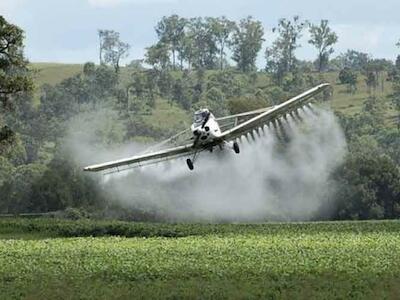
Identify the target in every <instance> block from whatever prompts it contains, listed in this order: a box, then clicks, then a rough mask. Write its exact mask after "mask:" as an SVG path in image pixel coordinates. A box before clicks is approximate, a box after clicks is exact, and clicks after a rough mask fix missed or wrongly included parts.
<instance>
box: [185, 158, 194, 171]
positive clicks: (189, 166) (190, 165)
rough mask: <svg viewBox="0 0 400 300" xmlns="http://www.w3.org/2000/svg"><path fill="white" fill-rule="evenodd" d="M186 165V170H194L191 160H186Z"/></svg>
mask: <svg viewBox="0 0 400 300" xmlns="http://www.w3.org/2000/svg"><path fill="white" fill-rule="evenodd" d="M186 164H187V166H188V168H189V170H190V171H192V170H193V169H194V165H193V162H192V160H191V159H190V158H188V159H187V160H186Z"/></svg>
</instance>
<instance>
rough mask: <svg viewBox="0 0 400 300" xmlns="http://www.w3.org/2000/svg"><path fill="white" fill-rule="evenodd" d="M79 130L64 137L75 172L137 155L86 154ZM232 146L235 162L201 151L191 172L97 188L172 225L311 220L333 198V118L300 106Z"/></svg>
mask: <svg viewBox="0 0 400 300" xmlns="http://www.w3.org/2000/svg"><path fill="white" fill-rule="evenodd" d="M96 119H97V120H99V119H101V118H96ZM76 124H77V123H75V125H76ZM94 127H95V126H94V125H93V124H92V125H91V126H90V128H94ZM79 128H80V130H76V129H77V128H75V129H74V130H71V132H73V133H74V134H72V135H70V138H69V142H68V145H69V147H70V150H71V151H72V152H73V154H74V157H76V158H77V159H78V161H79V163H80V164H81V165H85V164H88V163H91V162H101V161H103V160H105V159H116V158H121V157H124V156H126V155H132V154H134V153H135V152H138V151H140V150H141V149H143V146H141V145H138V144H130V145H127V146H126V147H120V148H119V149H113V150H112V151H111V150H105V149H102V150H101V149H93V148H92V147H91V146H90V138H88V137H89V136H90V135H92V134H93V132H92V133H90V132H89V133H84V131H82V128H85V126H79ZM78 133H79V134H78ZM239 142H240V148H241V153H240V154H239V155H236V154H235V153H234V152H233V151H231V150H230V149H225V150H224V151H219V150H216V151H214V152H213V153H208V152H202V153H201V154H200V156H199V158H198V160H197V161H196V168H195V170H194V171H193V172H190V171H189V170H188V169H187V166H186V163H185V161H184V159H183V158H181V159H177V160H173V161H169V162H163V163H159V164H157V165H150V166H145V167H143V168H140V169H133V170H130V171H125V172H122V173H117V174H111V175H107V176H106V177H102V178H101V179H99V185H100V186H101V188H102V190H103V191H107V192H108V193H110V195H114V196H115V195H116V196H117V199H118V201H119V202H120V203H122V204H124V205H126V206H127V207H130V208H135V209H138V210H141V211H146V212H151V213H153V214H155V215H159V216H162V217H163V219H168V220H172V221H205V222H257V221H268V220H274V221H291V220H296V221H298V220H310V219H315V218H318V214H319V213H320V211H321V207H324V206H327V205H328V203H327V202H328V201H331V199H332V198H333V196H334V194H335V190H336V188H337V186H336V184H335V182H334V181H332V180H331V173H332V171H333V170H334V169H335V168H336V167H337V166H338V165H340V164H341V163H342V162H343V159H344V156H345V153H346V142H345V138H344V135H343V132H342V130H341V128H340V126H339V124H338V122H337V120H336V118H335V116H334V114H333V113H332V112H330V111H329V110H324V109H321V108H316V107H304V108H302V109H300V110H298V112H297V113H295V114H291V115H288V116H287V117H286V118H285V119H283V118H282V119H281V120H278V121H277V122H275V123H271V124H268V126H267V125H266V126H264V127H263V128H262V129H260V130H256V131H254V132H253V134H249V135H247V136H242V137H241V138H240V141H239Z"/></svg>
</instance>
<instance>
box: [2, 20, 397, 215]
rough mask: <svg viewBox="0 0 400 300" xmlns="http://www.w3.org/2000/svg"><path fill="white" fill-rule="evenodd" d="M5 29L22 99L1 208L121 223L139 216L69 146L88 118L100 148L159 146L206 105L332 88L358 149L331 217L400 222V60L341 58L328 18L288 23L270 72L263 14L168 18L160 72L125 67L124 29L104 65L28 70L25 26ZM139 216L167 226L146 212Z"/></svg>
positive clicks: (14, 110) (152, 55) (105, 40)
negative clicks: (311, 51) (305, 46)
mask: <svg viewBox="0 0 400 300" xmlns="http://www.w3.org/2000/svg"><path fill="white" fill-rule="evenodd" d="M1 22H2V27H1V28H3V29H1V30H2V31H0V45H2V44H1V43H4V42H2V41H13V42H14V44H10V43H8V42H5V43H6V44H7V45H8V44H10V45H12V46H10V47H9V48H7V49H5V50H3V53H1V52H0V60H1V61H2V62H3V63H2V65H1V66H2V67H1V72H2V73H0V74H3V75H2V76H5V77H4V78H7V79H6V81H1V83H4V82H8V83H7V84H6V85H7V87H6V86H4V87H1V86H0V89H1V88H3V90H5V88H7V89H8V88H9V91H10V92H5V93H3V94H2V95H3V96H1V97H2V98H1V99H2V102H3V104H8V103H12V105H11V106H10V105H3V107H2V108H1V111H0V213H6V214H10V213H11V214H16V213H27V212H49V211H62V210H65V209H67V208H71V207H72V208H78V209H81V210H82V211H87V212H89V213H91V214H96V213H97V215H102V213H104V212H105V211H110V210H115V211H118V212H119V213H121V212H122V213H121V214H116V215H117V216H119V217H125V216H126V215H127V214H128V213H126V211H125V210H123V209H120V208H118V207H117V205H115V204H114V203H115V201H114V200H115V199H113V196H112V195H106V194H105V193H104V192H103V191H101V189H99V188H98V186H97V185H96V182H95V180H94V179H93V177H89V176H87V175H86V174H83V172H81V166H80V165H77V163H76V162H75V161H74V160H73V159H72V158H71V154H70V152H69V151H68V149H67V147H65V145H66V144H68V143H67V141H68V138H69V134H70V133H71V130H72V129H73V128H74V126H78V125H76V124H75V123H77V122H78V120H79V119H83V118H89V119H90V120H92V123H91V124H92V125H90V126H89V127H96V128H95V130H93V132H94V134H93V135H92V136H90V137H88V138H87V139H88V142H90V143H91V144H92V145H94V146H96V147H99V148H100V147H110V145H122V144H124V143H127V142H130V141H143V140H146V141H155V140H160V139H162V138H165V137H168V136H170V135H172V134H174V133H176V132H177V131H179V130H182V129H184V128H187V127H188V126H189V125H190V120H189V118H190V115H191V114H192V112H193V111H194V110H195V109H197V108H199V107H204V106H207V107H209V108H211V109H212V111H213V112H214V113H215V114H216V115H224V114H227V113H239V112H243V111H246V110H250V109H257V108H260V107H265V106H269V105H274V104H278V103H281V102H282V101H284V100H286V99H287V98H289V97H290V96H292V95H295V94H297V93H299V92H301V91H304V90H305V89H307V88H309V87H311V86H314V85H316V84H318V83H320V82H325V81H328V82H331V83H332V85H333V86H334V89H333V95H331V97H330V100H329V101H330V102H329V103H330V105H331V107H332V108H333V109H334V110H335V111H336V113H337V115H338V117H339V119H340V122H341V124H342V127H343V128H344V130H345V134H346V138H347V142H348V149H349V153H348V156H347V158H346V161H345V163H344V164H343V165H342V166H340V167H339V168H338V169H337V170H335V172H334V174H332V177H333V178H334V179H335V180H336V182H338V183H339V185H340V188H339V189H338V190H339V191H340V193H339V194H338V195H337V197H336V199H335V201H334V202H333V203H331V206H332V207H331V208H330V209H329V210H330V211H331V212H332V213H331V214H329V215H327V214H322V215H321V219H322V218H324V219H325V218H329V219H371V218H374V219H382V218H398V217H399V215H400V171H399V163H400V152H399V149H400V148H399V141H400V132H399V129H398V124H399V122H398V119H397V117H398V115H399V107H400V105H398V102H399V101H398V99H399V91H398V90H399V86H400V83H399V82H400V76H399V75H398V74H399V72H400V69H399V67H400V64H393V62H391V61H388V60H385V59H374V58H372V57H370V56H369V55H367V54H365V53H362V52H357V51H354V50H349V51H347V52H346V53H343V54H339V55H338V56H337V57H334V58H332V57H331V56H332V54H333V49H334V45H335V43H336V41H337V40H338V39H339V38H340V37H338V36H337V35H336V34H335V33H334V32H333V31H332V29H330V27H329V23H328V21H327V20H322V21H321V23H320V24H319V25H315V24H309V22H307V21H306V20H301V19H300V18H299V17H293V19H281V20H279V22H278V24H277V27H276V28H275V29H274V31H275V32H276V33H277V38H276V40H275V41H273V43H272V47H271V48H268V49H267V50H266V52H265V53H266V69H265V70H257V68H256V64H255V61H256V58H257V56H258V54H259V53H260V51H261V45H262V41H263V36H264V35H263V33H264V29H263V28H262V25H261V23H260V22H259V21H257V20H255V19H253V18H252V17H248V18H245V19H243V20H241V21H240V22H234V21H231V20H228V19H227V18H225V17H220V18H193V19H186V18H182V17H179V16H177V15H172V16H168V17H164V18H162V20H160V22H159V23H158V24H157V25H156V27H155V30H156V33H157V36H158V41H157V42H156V43H155V44H154V45H152V46H150V47H149V48H148V49H147V53H146V55H145V61H146V63H147V64H148V65H144V64H143V61H140V60H135V61H133V62H132V63H131V64H129V65H128V66H125V67H120V59H121V58H122V57H124V55H126V54H127V51H128V50H129V45H127V44H125V43H124V42H122V41H121V40H120V37H119V34H118V32H115V31H112V30H100V31H99V32H98V33H99V39H100V40H99V41H100V52H99V58H100V63H101V64H100V65H95V64H94V63H90V62H88V63H86V64H84V65H83V66H80V65H76V66H68V65H51V64H48V65H47V64H31V65H30V66H29V68H28V64H27V61H26V59H25V58H24V57H23V53H22V51H21V49H22V46H23V44H22V42H23V40H22V38H23V33H22V31H21V30H20V29H19V28H18V27H16V26H15V25H12V24H9V23H7V21H6V20H5V19H4V18H2V19H1ZM307 28H308V30H309V31H310V41H309V43H310V44H312V45H314V46H315V48H316V49H317V52H318V54H317V55H316V56H317V57H316V60H315V61H314V62H304V61H300V60H299V59H297V58H296V49H297V48H298V47H300V46H301V45H300V44H299V38H300V37H301V36H302V35H303V34H304V30H306V29H307ZM3 48H4V47H3ZM4 51H5V52H4ZM9 57H13V58H12V59H8V58H9ZM149 65H150V66H151V67H149ZM55 68H57V69H56V70H57V72H56V74H55V73H54V70H55ZM11 70H12V71H11ZM15 76H17V77H15ZM21 76H22V77H21ZM18 78H19V79H18ZM32 78H33V79H32ZM33 80H34V81H33ZM13 82H14V83H13ZM1 83H0V84H1ZM33 86H35V88H36V90H35V91H34V93H32V88H33ZM325 96H327V97H328V96H329V95H328V94H327V95H325ZM327 97H325V98H327ZM328 98H329V97H328ZM95 121H96V123H94V122H95ZM77 124H79V123H77ZM133 197H134V196H133ZM128 215H130V216H131V217H130V218H129V219H134V220H149V219H151V220H153V219H157V216H153V215H152V214H148V212H143V211H136V210H135V211H130V212H129V214H128Z"/></svg>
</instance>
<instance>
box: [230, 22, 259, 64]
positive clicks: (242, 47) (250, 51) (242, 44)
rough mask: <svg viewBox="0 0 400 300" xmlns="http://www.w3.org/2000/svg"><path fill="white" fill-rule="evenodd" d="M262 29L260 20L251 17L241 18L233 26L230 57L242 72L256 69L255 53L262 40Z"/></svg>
mask: <svg viewBox="0 0 400 300" xmlns="http://www.w3.org/2000/svg"><path fill="white" fill-rule="evenodd" d="M263 36H264V29H263V26H262V24H261V22H260V21H255V20H253V18H252V17H250V16H249V17H247V18H246V19H242V20H241V21H240V23H239V25H237V26H235V30H234V33H233V38H232V43H231V45H232V49H233V56H232V59H233V60H234V61H235V62H236V63H237V68H238V69H239V70H241V71H242V72H249V71H253V70H255V69H256V59H257V55H258V53H259V52H260V50H261V46H262V43H263V41H264V38H263Z"/></svg>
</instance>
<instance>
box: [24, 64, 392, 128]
mask: <svg viewBox="0 0 400 300" xmlns="http://www.w3.org/2000/svg"><path fill="white" fill-rule="evenodd" d="M30 66H31V68H32V70H35V73H36V74H35V86H36V99H37V101H39V100H38V96H39V94H40V87H41V86H42V85H43V84H50V85H55V84H58V83H60V82H61V81H63V80H64V79H67V78H69V77H71V76H73V75H76V74H79V73H81V72H82V69H83V65H81V64H61V63H31V64H30ZM212 72H213V71H207V76H208V75H209V74H210V73H212ZM131 73H132V69H130V68H126V67H123V68H121V78H122V81H127V80H128V79H129V78H130V75H131ZM323 76H324V78H326V80H327V81H328V82H329V83H331V84H332V86H333V90H334V96H333V97H332V102H331V105H332V108H333V109H334V110H335V111H337V112H341V113H343V114H346V115H353V114H355V113H357V112H359V111H360V109H361V107H362V104H363V102H364V100H365V99H366V98H367V97H368V96H369V93H368V87H367V85H366V82H365V76H363V75H361V74H360V75H359V76H358V85H357V90H356V91H355V93H349V92H348V91H347V86H346V85H342V84H340V83H339V82H338V72H329V73H324V74H323ZM269 81H270V79H269V78H268V75H266V74H265V73H259V79H258V84H259V85H263V84H265V83H266V82H269ZM391 93H392V83H391V82H388V81H383V82H381V85H380V87H379V88H378V89H377V91H376V95H377V96H379V97H381V98H383V99H386V98H387V96H388V95H390V94H391ZM166 112H167V113H166ZM184 114H185V112H184V111H183V110H182V109H180V108H179V107H177V106H169V105H166V102H165V101H162V100H158V101H157V105H156V107H155V110H154V111H153V112H152V115H150V116H146V117H145V120H146V121H148V122H151V123H152V124H155V125H156V126H157V127H162V122H164V121H165V122H167V123H166V124H167V125H168V124H169V120H171V119H176V118H177V119H179V122H178V123H182V122H183V123H184V124H186V123H187V122H189V119H190V118H187V117H185V116H184ZM395 118H396V112H395V110H394V109H393V108H392V107H391V105H390V103H389V102H388V107H387V122H388V125H390V126H392V125H394V122H395Z"/></svg>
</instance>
